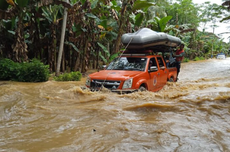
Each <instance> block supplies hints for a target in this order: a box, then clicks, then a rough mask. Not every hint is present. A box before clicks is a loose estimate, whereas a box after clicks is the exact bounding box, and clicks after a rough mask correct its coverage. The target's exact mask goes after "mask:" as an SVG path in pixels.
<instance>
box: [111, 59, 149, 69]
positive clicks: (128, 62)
mask: <svg viewBox="0 0 230 152" xmlns="http://www.w3.org/2000/svg"><path fill="white" fill-rule="evenodd" d="M146 61H147V58H139V57H121V58H116V59H115V60H113V61H112V62H111V63H110V64H109V66H108V67H107V70H131V71H144V70H145V67H146V63H147V62H146Z"/></svg>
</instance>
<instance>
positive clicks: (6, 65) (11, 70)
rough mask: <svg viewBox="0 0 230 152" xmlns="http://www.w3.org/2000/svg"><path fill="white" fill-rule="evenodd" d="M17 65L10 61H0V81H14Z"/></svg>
mask: <svg viewBox="0 0 230 152" xmlns="http://www.w3.org/2000/svg"><path fill="white" fill-rule="evenodd" d="M18 69H19V64H18V63H14V62H13V61H12V60H10V59H0V80H12V79H15V77H16V75H17V73H18V72H17V71H18Z"/></svg>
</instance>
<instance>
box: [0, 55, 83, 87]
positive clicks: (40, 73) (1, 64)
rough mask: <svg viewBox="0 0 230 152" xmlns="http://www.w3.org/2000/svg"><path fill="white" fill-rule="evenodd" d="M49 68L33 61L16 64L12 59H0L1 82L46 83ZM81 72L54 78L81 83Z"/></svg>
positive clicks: (37, 61)
mask: <svg viewBox="0 0 230 152" xmlns="http://www.w3.org/2000/svg"><path fill="white" fill-rule="evenodd" d="M49 76H50V75H49V66H48V65H44V64H43V63H42V62H41V61H39V60H37V59H33V60H32V61H31V62H25V63H15V62H13V61H12V60H10V59H0V80H7V81H8V80H13V81H20V82H45V81H48V79H49ZM81 77H82V74H81V73H80V72H71V73H65V74H62V75H60V76H58V77H54V80H56V81H80V80H81Z"/></svg>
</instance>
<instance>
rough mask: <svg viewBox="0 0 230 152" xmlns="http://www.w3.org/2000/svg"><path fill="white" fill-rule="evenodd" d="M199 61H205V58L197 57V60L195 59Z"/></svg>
mask: <svg viewBox="0 0 230 152" xmlns="http://www.w3.org/2000/svg"><path fill="white" fill-rule="evenodd" d="M199 60H205V58H204V57H202V56H201V57H195V59H194V61H199Z"/></svg>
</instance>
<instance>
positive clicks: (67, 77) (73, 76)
mask: <svg viewBox="0 0 230 152" xmlns="http://www.w3.org/2000/svg"><path fill="white" fill-rule="evenodd" d="M81 77H82V74H81V73H80V72H78V71H77V72H70V73H64V74H61V75H59V76H56V77H54V80H55V81H80V80H81Z"/></svg>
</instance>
